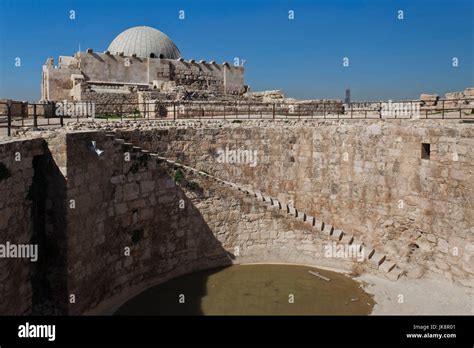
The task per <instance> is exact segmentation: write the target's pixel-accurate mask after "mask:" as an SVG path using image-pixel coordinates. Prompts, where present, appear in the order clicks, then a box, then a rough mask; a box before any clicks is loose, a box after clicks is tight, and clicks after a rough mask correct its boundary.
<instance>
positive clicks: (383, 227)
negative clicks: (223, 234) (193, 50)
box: [123, 120, 474, 285]
mask: <svg viewBox="0 0 474 348" xmlns="http://www.w3.org/2000/svg"><path fill="white" fill-rule="evenodd" d="M143 128H145V127H142V129H141V131H140V132H132V133H127V134H125V133H124V134H123V136H124V137H125V138H127V139H130V140H132V141H133V142H134V143H139V144H140V146H142V147H144V148H146V149H148V150H151V151H158V152H159V153H160V154H161V155H163V156H165V157H170V158H175V159H178V160H179V161H181V162H182V163H185V164H188V165H190V166H194V167H196V168H199V169H204V170H206V171H208V172H209V173H212V174H215V175H219V176H220V177H222V178H223V179H226V180H229V181H233V182H238V183H243V184H250V185H252V186H253V187H254V188H258V189H261V190H263V191H264V192H266V193H268V194H270V195H272V196H275V197H278V198H279V199H280V200H282V201H288V200H293V201H294V202H295V206H296V207H297V208H298V207H300V208H302V209H304V210H305V211H306V212H307V213H309V214H312V215H315V216H320V217H321V218H322V219H323V220H324V221H328V222H329V223H331V224H333V225H334V226H339V227H340V228H343V229H345V230H346V231H349V232H351V233H354V234H355V235H356V236H363V237H364V238H363V239H364V240H368V241H370V242H371V243H372V244H373V245H374V246H376V247H379V248H381V249H382V250H383V251H384V252H386V253H387V254H389V255H391V257H392V259H393V260H395V261H396V262H397V263H398V264H399V265H400V266H401V267H402V268H405V269H407V270H408V276H410V277H420V276H422V275H423V274H427V275H430V276H434V275H435V274H439V275H441V276H443V277H446V278H449V279H454V280H456V281H459V282H460V283H463V284H464V285H472V279H473V274H474V257H473V256H472V255H473V253H474V246H473V242H474V226H473V221H474V209H473V207H472V201H473V200H474V188H473V186H472V185H471V184H470V183H472V182H474V174H473V163H474V157H473V153H472V151H469V149H470V148H472V146H473V145H474V137H473V135H474V131H473V129H472V127H471V126H470V125H469V124H462V123H458V122H449V121H422V120H418V121H415V122H403V121H395V120H394V121H391V122H385V121H374V122H370V123H369V121H363V122H357V121H340V122H312V121H311V122H307V123H303V122H300V123H298V122H292V123H289V124H287V125H285V123H284V122H279V123H272V124H270V123H268V122H262V123H256V122H251V123H246V122H245V121H244V122H243V123H241V122H239V123H238V124H232V123H230V122H229V123H214V124H208V125H207V126H206V125H204V126H202V127H199V123H196V122H194V128H184V127H182V128H175V127H171V126H170V127H166V129H161V130H150V131H145V130H143ZM422 143H427V144H430V151H431V153H430V159H429V160H428V159H422V158H421V157H422ZM226 148H229V149H230V150H237V149H241V150H252V151H257V153H258V165H256V166H255V167H251V166H249V165H248V164H240V165H239V164H226V163H218V161H217V151H218V150H219V149H221V150H223V149H226Z"/></svg>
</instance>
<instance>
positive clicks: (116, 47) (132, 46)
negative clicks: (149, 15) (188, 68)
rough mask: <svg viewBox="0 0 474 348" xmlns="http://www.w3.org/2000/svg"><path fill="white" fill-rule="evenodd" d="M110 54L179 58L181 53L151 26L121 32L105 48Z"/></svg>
mask: <svg viewBox="0 0 474 348" xmlns="http://www.w3.org/2000/svg"><path fill="white" fill-rule="evenodd" d="M107 50H108V51H109V52H111V53H112V54H119V53H120V52H123V54H124V55H126V56H132V55H133V54H135V55H136V56H137V57H141V58H148V57H150V58H165V59H179V58H181V53H180V52H179V50H178V47H176V45H175V44H174V42H173V41H171V39H170V38H169V37H168V36H166V35H165V34H164V33H162V32H161V31H159V30H157V29H155V28H151V27H144V26H142V27H133V28H130V29H127V30H125V31H123V32H121V33H120V34H119V35H118V36H117V37H116V38H115V39H114V40H113V41H112V42H111V43H110V45H109V48H108V49H107Z"/></svg>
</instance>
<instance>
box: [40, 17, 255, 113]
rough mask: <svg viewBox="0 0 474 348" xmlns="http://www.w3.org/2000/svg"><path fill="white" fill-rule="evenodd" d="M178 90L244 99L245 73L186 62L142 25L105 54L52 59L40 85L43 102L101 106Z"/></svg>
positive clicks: (164, 38) (230, 67)
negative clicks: (98, 104)
mask: <svg viewBox="0 0 474 348" xmlns="http://www.w3.org/2000/svg"><path fill="white" fill-rule="evenodd" d="M176 87H179V89H180V90H183V89H184V90H186V91H209V92H212V94H213V95H217V96H219V95H228V94H231V95H241V94H243V93H244V92H245V91H246V86H244V69H243V67H241V66H233V65H230V64H229V63H223V64H217V63H216V62H214V61H210V62H207V61H205V60H199V61H196V60H194V59H190V60H185V59H183V58H182V57H181V52H180V50H179V49H178V47H177V46H176V44H175V43H174V42H173V41H172V40H171V39H170V38H169V37H168V36H167V35H166V34H164V33H163V32H161V31H160V30H158V29H155V28H151V27H147V26H137V27H132V28H129V29H126V30H124V31H122V32H121V33H120V34H118V35H117V36H116V37H115V38H114V39H113V40H112V41H111V42H110V44H109V46H108V48H107V50H105V51H104V52H102V53H98V52H95V51H94V50H93V49H91V48H89V49H87V50H86V51H85V52H76V53H75V54H74V55H73V56H60V57H59V62H58V65H55V64H54V60H53V58H48V59H47V61H46V64H44V65H43V76H42V84H41V88H42V100H43V101H63V100H74V101H86V100H87V101H93V102H96V103H102V104H104V103H123V102H126V103H139V102H140V101H141V100H152V99H154V98H158V97H159V98H160V99H163V98H166V97H167V96H168V95H172V92H173V91H174V90H176ZM159 93H161V94H160V95H158V94H159ZM167 93H168V94H167Z"/></svg>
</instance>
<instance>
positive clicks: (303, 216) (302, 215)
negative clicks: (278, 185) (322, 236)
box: [296, 210, 306, 221]
mask: <svg viewBox="0 0 474 348" xmlns="http://www.w3.org/2000/svg"><path fill="white" fill-rule="evenodd" d="M296 218H297V219H298V220H300V221H305V220H306V214H305V213H304V212H302V211H298V210H297V211H296Z"/></svg>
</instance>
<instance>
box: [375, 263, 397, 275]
mask: <svg viewBox="0 0 474 348" xmlns="http://www.w3.org/2000/svg"><path fill="white" fill-rule="evenodd" d="M396 266H397V264H396V263H395V262H391V261H385V262H383V263H382V264H381V265H380V267H379V269H380V270H381V271H382V272H384V273H388V272H390V271H392V270H393V269H394V268H395V267H396Z"/></svg>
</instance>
